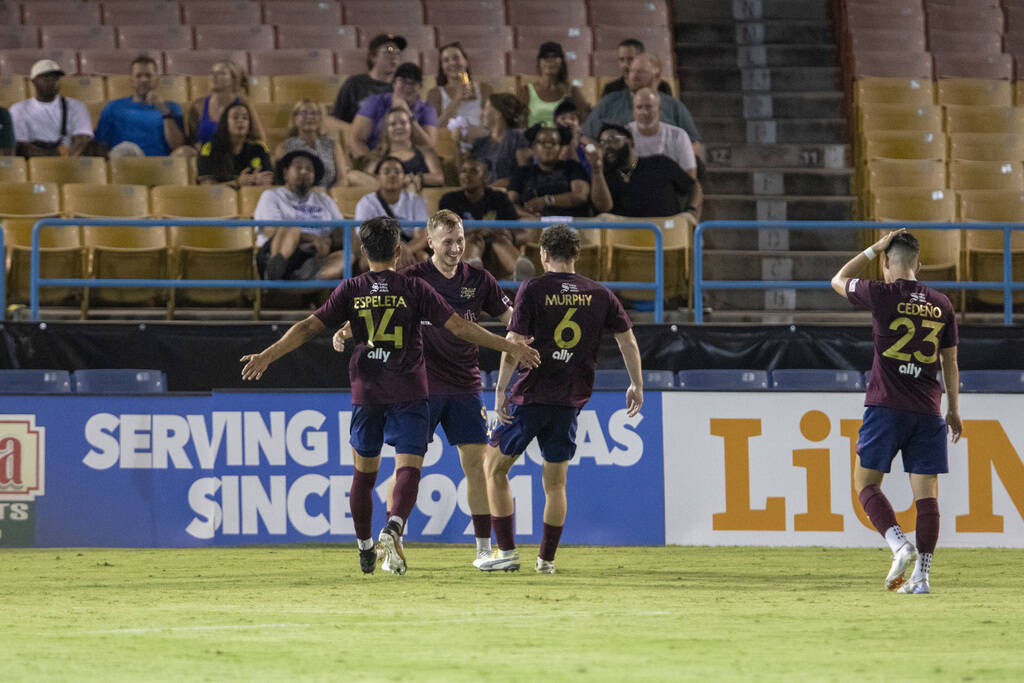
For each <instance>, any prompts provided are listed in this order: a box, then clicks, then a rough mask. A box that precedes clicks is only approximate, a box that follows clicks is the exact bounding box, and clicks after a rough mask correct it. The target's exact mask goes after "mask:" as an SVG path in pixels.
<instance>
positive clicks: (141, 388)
mask: <svg viewBox="0 0 1024 683" xmlns="http://www.w3.org/2000/svg"><path fill="white" fill-rule="evenodd" d="M71 378H72V380H73V381H74V385H75V393H78V394H162V393H164V392H166V391H167V378H166V376H165V375H164V373H162V372H160V371H159V370H131V369H116V370H113V369H104V370H75V372H74V373H72V375H71Z"/></svg>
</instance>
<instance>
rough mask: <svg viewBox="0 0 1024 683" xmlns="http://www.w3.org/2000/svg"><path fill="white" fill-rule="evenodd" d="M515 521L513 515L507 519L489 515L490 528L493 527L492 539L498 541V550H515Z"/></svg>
mask: <svg viewBox="0 0 1024 683" xmlns="http://www.w3.org/2000/svg"><path fill="white" fill-rule="evenodd" d="M515 519H516V515H515V513H512V514H511V515H509V516H508V517H495V516H494V515H491V526H492V527H494V537H495V538H497V539H498V549H499V550H515V549H516V532H515V528H516V527H515Z"/></svg>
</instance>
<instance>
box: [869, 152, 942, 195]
mask: <svg viewBox="0 0 1024 683" xmlns="http://www.w3.org/2000/svg"><path fill="white" fill-rule="evenodd" d="M888 187H920V188H935V187H946V164H945V163H943V162H941V161H937V160H935V159H872V160H871V161H869V162H868V189H869V190H878V189H884V188H888Z"/></svg>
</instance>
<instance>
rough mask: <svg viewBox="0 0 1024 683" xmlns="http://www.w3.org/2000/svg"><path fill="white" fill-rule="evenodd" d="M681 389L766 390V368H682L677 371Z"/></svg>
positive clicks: (677, 380)
mask: <svg viewBox="0 0 1024 683" xmlns="http://www.w3.org/2000/svg"><path fill="white" fill-rule="evenodd" d="M676 382H677V384H678V385H679V388H680V389H684V390H687V391H765V390H767V389H768V372H767V371H766V370H720V369H716V370H680V371H679V372H678V373H676Z"/></svg>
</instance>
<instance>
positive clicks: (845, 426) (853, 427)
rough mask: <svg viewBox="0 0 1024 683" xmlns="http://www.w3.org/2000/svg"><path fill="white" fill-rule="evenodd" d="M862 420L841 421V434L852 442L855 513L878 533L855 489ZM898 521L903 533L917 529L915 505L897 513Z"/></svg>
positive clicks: (851, 491)
mask: <svg viewBox="0 0 1024 683" xmlns="http://www.w3.org/2000/svg"><path fill="white" fill-rule="evenodd" d="M860 423H861V421H860V420H840V421H839V433H840V434H842V435H843V436H845V437H846V438H847V439H849V440H850V500H851V502H852V503H853V511H854V512H855V513H856V514H857V519H859V520H860V523H861V524H863V525H864V526H865V527H867V528H868V529H871V530H872V531H876V529H875V525H874V524H872V523H871V520H870V519H868V516H867V513H865V512H864V508H862V507H861V505H860V499H859V498H858V497H857V490H856V489H855V488H854V487H853V469H854V466H855V465H856V464H857V432H858V431H860ZM896 521H897V522H898V523H899V525H900V528H901V529H903V531H913V530H914V529H916V528H917V508H916V507H915V506H914V504H913V503H911V504H910V507H908V508H907V509H906V510H904V511H903V512H897V513H896Z"/></svg>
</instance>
